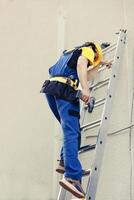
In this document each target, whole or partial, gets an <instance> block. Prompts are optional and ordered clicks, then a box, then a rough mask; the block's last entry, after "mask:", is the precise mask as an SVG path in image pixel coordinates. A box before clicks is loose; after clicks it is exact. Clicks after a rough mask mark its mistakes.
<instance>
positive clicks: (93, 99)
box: [76, 90, 95, 113]
mask: <svg viewBox="0 0 134 200" xmlns="http://www.w3.org/2000/svg"><path fill="white" fill-rule="evenodd" d="M81 97H82V92H81V90H78V91H77V93H76V98H79V99H80V98H81ZM94 105H95V97H90V102H89V103H88V104H87V106H88V112H89V113H92V112H93V109H94Z"/></svg>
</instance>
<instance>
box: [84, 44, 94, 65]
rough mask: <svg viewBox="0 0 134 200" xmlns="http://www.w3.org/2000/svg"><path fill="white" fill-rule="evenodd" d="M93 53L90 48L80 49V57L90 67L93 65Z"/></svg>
mask: <svg viewBox="0 0 134 200" xmlns="http://www.w3.org/2000/svg"><path fill="white" fill-rule="evenodd" d="M94 54H95V53H94V51H93V50H92V49H91V48H87V47H83V48H82V56H84V57H86V58H87V59H88V60H89V61H90V63H91V65H94Z"/></svg>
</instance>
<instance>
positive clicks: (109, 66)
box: [101, 61, 112, 69]
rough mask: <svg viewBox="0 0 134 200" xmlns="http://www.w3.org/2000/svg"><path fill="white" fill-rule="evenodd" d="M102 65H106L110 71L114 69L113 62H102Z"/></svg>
mask: <svg viewBox="0 0 134 200" xmlns="http://www.w3.org/2000/svg"><path fill="white" fill-rule="evenodd" d="M101 65H102V66H103V65H106V67H107V68H108V69H110V68H111V67H112V61H110V62H108V61H101Z"/></svg>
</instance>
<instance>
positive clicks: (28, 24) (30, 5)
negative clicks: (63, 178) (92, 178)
mask: <svg viewBox="0 0 134 200" xmlns="http://www.w3.org/2000/svg"><path fill="white" fill-rule="evenodd" d="M133 10H134V1H133V0H118V1H116V0H102V1H97V0H94V1H91V0H84V1H82V0H77V1H76V0H74V1H71V0H68V1H65V0H55V1H52V0H50V1H48V0H27V1H22V0H0V83H1V84H0V90H1V98H0V113H1V115H0V121H1V125H0V200H24V199H25V200H44V199H45V200H55V199H56V197H57V194H58V182H57V181H58V180H59V178H60V177H59V176H58V175H56V173H55V171H54V170H55V167H56V165H57V163H56V160H57V158H58V152H59V146H60V143H61V135H62V134H61V133H60V134H59V132H61V131H60V129H59V127H58V123H57V122H56V121H55V119H54V117H53V115H52V114H51V112H50V111H49V108H48V106H47V103H46V100H45V99H44V97H42V95H41V94H40V93H39V91H40V87H41V85H42V83H43V81H44V79H46V78H47V77H48V68H49V66H50V65H51V64H53V63H54V62H55V60H56V59H57V56H58V55H59V54H60V52H61V51H62V50H63V49H64V48H69V47H72V46H73V45H77V44H81V43H82V42H85V41H88V40H97V41H99V42H103V41H108V42H111V43H113V42H115V41H116V40H117V35H116V34H115V32H117V31H118V30H119V29H120V28H127V29H128V34H127V35H128V39H127V47H126V51H125V57H124V60H123V65H122V68H121V70H120V79H119V80H118V86H117V89H116V94H115V100H114V105H113V111H112V117H111V123H110V128H109V132H113V131H116V130H119V129H121V128H125V127H126V126H128V125H130V124H133V123H134V117H133V113H134V109H133V100H132V99H133V81H134V80H133V74H134V70H133V66H134V23H133V18H134V14H133ZM108 74H109V72H108V71H107V72H105V73H104V74H99V75H98V76H97V78H98V79H103V78H105V77H107V75H108ZM103 93H104V91H101V92H100V93H99V92H98V93H96V96H97V97H98V98H100V96H101V95H102V94H103ZM99 113H101V111H100V110H99V109H98V111H97V110H95V111H94V113H93V115H92V116H90V120H92V119H96V118H97V117H98V115H99ZM86 120H87V121H88V117H87V119H86ZM96 132H97V131H96V130H95V131H93V132H92V133H88V132H87V133H85V135H88V134H89V135H90V134H95V133H96ZM85 142H86V143H92V142H95V139H92V138H90V137H88V139H86V141H85ZM130 147H131V151H130ZM133 150H134V129H133V128H132V129H131V130H130V129H127V130H124V131H122V132H121V133H120V134H118V135H113V136H108V139H107V146H106V149H105V155H104V160H103V165H102V171H101V176H100V181H99V186H98V190H97V196H96V200H98V199H99V200H102V199H103V200H106V199H108V200H113V199H114V200H134V189H133V188H134V175H133V173H132V168H133V167H134V163H133V157H134V155H133ZM93 156H94V153H93V152H91V153H87V154H86V155H82V156H81V160H82V163H83V166H85V167H86V168H88V167H89V165H90V164H91V163H92V160H93ZM86 182H87V179H85V181H84V187H86Z"/></svg>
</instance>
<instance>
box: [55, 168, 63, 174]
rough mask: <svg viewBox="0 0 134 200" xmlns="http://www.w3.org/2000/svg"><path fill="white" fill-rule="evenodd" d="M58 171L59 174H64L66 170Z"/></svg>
mask: <svg viewBox="0 0 134 200" xmlns="http://www.w3.org/2000/svg"><path fill="white" fill-rule="evenodd" d="M56 172H57V173H59V174H64V173H65V170H63V169H56Z"/></svg>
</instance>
